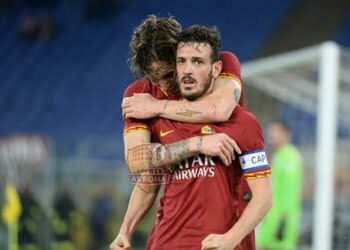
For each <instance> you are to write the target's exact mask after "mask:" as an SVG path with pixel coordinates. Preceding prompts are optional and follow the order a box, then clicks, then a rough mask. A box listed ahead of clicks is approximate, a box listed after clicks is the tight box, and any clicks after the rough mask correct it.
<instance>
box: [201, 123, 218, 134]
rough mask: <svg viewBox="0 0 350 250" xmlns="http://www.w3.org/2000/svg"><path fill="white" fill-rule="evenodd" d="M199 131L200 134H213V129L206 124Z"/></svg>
mask: <svg viewBox="0 0 350 250" xmlns="http://www.w3.org/2000/svg"><path fill="white" fill-rule="evenodd" d="M201 133H202V135H212V134H215V131H214V130H213V129H212V128H211V127H209V126H208V125H206V126H204V127H202V129H201Z"/></svg>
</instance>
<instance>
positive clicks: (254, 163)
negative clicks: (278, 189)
mask: <svg viewBox="0 0 350 250" xmlns="http://www.w3.org/2000/svg"><path fill="white" fill-rule="evenodd" d="M239 162H240V164H241V167H242V170H243V173H244V177H245V178H246V179H247V180H250V179H257V178H266V177H269V176H270V175H271V169H270V167H269V163H268V161H267V157H266V153H265V150H264V149H260V150H253V151H248V152H244V153H243V154H242V155H241V156H240V157H239Z"/></svg>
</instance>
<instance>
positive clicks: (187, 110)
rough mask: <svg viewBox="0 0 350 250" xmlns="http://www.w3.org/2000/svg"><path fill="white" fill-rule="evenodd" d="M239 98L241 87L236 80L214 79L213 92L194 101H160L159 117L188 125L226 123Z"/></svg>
mask: <svg viewBox="0 0 350 250" xmlns="http://www.w3.org/2000/svg"><path fill="white" fill-rule="evenodd" d="M240 97H241V86H240V83H239V82H237V81H236V80H232V79H228V78H217V79H215V85H214V89H213V91H212V92H211V93H210V94H209V95H206V96H204V97H202V98H200V99H198V100H196V101H193V102H189V101H186V100H180V101H165V100H162V101H160V104H161V105H160V106H161V107H162V108H160V109H159V116H161V117H163V118H167V119H171V120H175V121H181V122H188V123H203V122H206V123H214V122H224V121H227V120H228V119H229V118H230V116H231V114H232V111H233V110H234V108H235V107H236V106H237V103H238V102H239V99H240Z"/></svg>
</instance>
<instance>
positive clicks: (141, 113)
mask: <svg viewBox="0 0 350 250" xmlns="http://www.w3.org/2000/svg"><path fill="white" fill-rule="evenodd" d="M163 107H164V101H162V100H158V99H156V98H154V97H153V96H151V95H150V94H134V95H133V96H130V97H125V98H124V99H123V103H122V109H123V117H124V118H136V119H147V118H152V117H156V116H158V115H159V114H160V112H161V111H162V109H163Z"/></svg>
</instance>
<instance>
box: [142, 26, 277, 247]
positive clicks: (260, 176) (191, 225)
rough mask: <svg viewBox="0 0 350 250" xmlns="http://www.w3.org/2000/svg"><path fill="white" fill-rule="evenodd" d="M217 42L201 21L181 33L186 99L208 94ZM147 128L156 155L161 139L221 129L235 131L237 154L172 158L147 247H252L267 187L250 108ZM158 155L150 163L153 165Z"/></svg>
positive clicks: (216, 66) (216, 68)
mask: <svg viewBox="0 0 350 250" xmlns="http://www.w3.org/2000/svg"><path fill="white" fill-rule="evenodd" d="M220 43H221V42H220V36H219V33H218V31H217V30H216V29H214V28H207V27H204V26H197V25H195V26H191V27H190V28H188V29H186V30H184V31H183V32H182V33H181V35H180V36H179V45H178V49H177V56H176V63H177V66H176V67H177V76H178V81H179V86H180V90H181V94H182V96H183V97H184V98H185V99H187V100H188V101H194V100H198V99H200V98H203V97H204V96H206V95H207V94H209V93H211V91H212V88H213V86H214V85H213V82H214V79H215V78H216V77H217V76H218V75H219V73H220V71H221V62H220V61H219V49H220ZM151 131H152V134H153V135H155V136H156V138H155V140H159V141H160V143H161V144H159V145H158V150H157V152H158V155H157V156H156V157H155V159H156V160H159V161H162V159H165V158H167V154H168V151H167V149H166V148H165V147H166V145H172V144H174V143H176V142H178V141H181V140H184V139H186V138H189V137H193V136H199V138H200V140H199V142H198V145H200V146H201V145H202V144H203V145H204V144H206V142H205V141H204V140H206V138H207V137H209V136H213V135H218V134H219V133H226V134H227V135H229V136H230V137H231V138H234V139H235V141H236V142H237V144H238V145H239V147H240V149H241V151H242V155H241V156H240V157H239V160H238V159H237V158H238V157H236V159H235V160H233V161H232V163H231V164H230V165H229V166H227V165H225V164H223V162H222V161H221V160H220V159H219V158H216V157H211V156H210V155H203V154H199V155H195V156H194V157H191V158H189V159H187V160H185V161H182V162H180V163H177V164H173V165H171V166H170V167H169V172H168V173H169V174H170V180H169V183H167V184H166V185H164V195H163V197H162V198H161V201H160V203H159V207H158V210H159V216H158V217H157V223H156V225H155V228H154V232H153V237H152V240H151V241H150V243H149V246H148V249H152V250H161V249H199V248H200V247H202V249H240V250H251V249H255V239H254V228H255V226H256V225H257V224H258V223H259V222H260V221H261V219H262V218H263V217H264V215H265V214H266V213H267V211H268V210H269V209H270V207H271V200H272V194H271V187H270V179H269V176H270V168H269V165H268V163H267V158H266V154H265V150H264V141H263V137H262V132H261V128H260V125H259V123H258V122H257V120H256V118H255V117H254V115H253V114H252V113H250V112H248V111H247V110H246V109H245V108H243V107H241V106H237V107H236V108H235V109H234V111H233V113H232V115H231V117H230V118H229V120H228V121H227V122H223V123H217V124H210V125H206V124H189V123H181V122H176V121H172V120H168V119H163V118H158V119H155V120H154V122H153V123H152V129H151ZM184 146H185V147H186V145H184ZM200 146H199V147H200ZM188 147H189V148H190V146H188ZM156 160H153V161H152V164H155V165H157V162H156Z"/></svg>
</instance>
